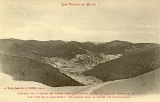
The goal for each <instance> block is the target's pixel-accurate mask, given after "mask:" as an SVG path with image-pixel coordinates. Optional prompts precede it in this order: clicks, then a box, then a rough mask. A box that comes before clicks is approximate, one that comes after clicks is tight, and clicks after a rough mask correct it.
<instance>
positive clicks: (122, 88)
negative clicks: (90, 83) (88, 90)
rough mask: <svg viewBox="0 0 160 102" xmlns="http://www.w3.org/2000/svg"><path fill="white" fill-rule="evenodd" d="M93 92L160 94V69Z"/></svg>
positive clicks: (107, 85)
mask: <svg viewBox="0 0 160 102" xmlns="http://www.w3.org/2000/svg"><path fill="white" fill-rule="evenodd" d="M93 92H123V93H125V92H130V93H132V92H133V93H139V94H140V95H144V94H160V68H159V69H156V70H154V71H151V72H149V73H145V74H143V75H140V76H138V77H135V78H130V79H127V80H124V81H119V82H115V83H111V84H106V85H104V86H102V87H100V88H98V89H96V90H93Z"/></svg>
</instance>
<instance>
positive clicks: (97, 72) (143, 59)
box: [83, 47, 160, 82]
mask: <svg viewBox="0 0 160 102" xmlns="http://www.w3.org/2000/svg"><path fill="white" fill-rule="evenodd" d="M159 55H160V47H154V48H150V49H145V50H143V51H137V52H136V51H134V53H130V54H128V55H124V56H122V57H121V58H119V59H115V60H113V61H109V62H105V63H102V64H98V65H97V66H95V67H93V68H92V69H91V70H88V71H86V72H84V73H83V74H84V75H87V76H95V77H96V78H99V79H101V80H102V81H105V82H106V81H111V80H119V79H127V78H132V77H135V76H138V75H141V74H144V73H147V72H149V71H152V70H155V69H157V68H159V67H160V56H159Z"/></svg>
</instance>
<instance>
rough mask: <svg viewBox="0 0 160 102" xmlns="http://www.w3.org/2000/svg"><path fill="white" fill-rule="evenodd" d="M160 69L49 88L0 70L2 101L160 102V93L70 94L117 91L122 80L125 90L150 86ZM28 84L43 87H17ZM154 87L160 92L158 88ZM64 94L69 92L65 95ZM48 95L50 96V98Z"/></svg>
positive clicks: (0, 100) (0, 95)
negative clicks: (129, 95)
mask: <svg viewBox="0 0 160 102" xmlns="http://www.w3.org/2000/svg"><path fill="white" fill-rule="evenodd" d="M159 72H160V69H157V70H155V71H152V72H150V73H146V74H144V75H141V76H138V77H135V78H131V79H125V80H120V81H112V82H105V83H100V84H96V85H90V86H68V87H49V86H46V85H44V84H41V83H38V82H32V81H15V80H13V78H12V77H11V76H9V75H7V74H4V73H2V72H0V102H73V101H83V102H88V101H92V102H97V101H99V102H106V101H107V102H120V101H123V102H143V101H145V102H151V101H153V102H159V99H160V95H159V94H147V95H140V96H139V95H137V96H136V97H131V98H92V97H90V98H69V96H72V97H73V96H74V97H76V96H77V97H78V95H77V94H78V93H86V92H95V93H96V92H106V91H107V90H109V91H110V89H109V88H112V87H114V90H116V89H117V88H120V87H119V86H117V85H121V84H120V83H125V84H126V85H123V87H122V86H121V88H124V87H125V89H128V90H130V89H132V88H128V87H129V86H130V87H134V86H135V87H137V86H136V85H143V84H144V83H146V84H145V85H146V87H145V88H147V89H149V87H150V85H151V84H150V82H151V83H153V82H154V80H153V79H155V80H157V81H158V80H159V79H158V78H160V77H159ZM157 74H158V75H157ZM144 78H148V79H147V80H146V79H145V80H144ZM137 80H138V81H137ZM141 81H142V83H141ZM137 82H139V83H137ZM155 83H156V82H155ZM157 83H159V82H157ZM153 84H154V83H153ZM132 85H133V86H132ZM157 86H158V85H157ZM26 87H28V88H29V87H32V88H33V87H36V88H42V89H15V88H26ZM141 87H142V86H141ZM4 88H6V89H4ZM8 88H9V89H8ZM12 88H13V89H12ZM43 88H44V89H43ZM154 88H155V87H153V89H154ZM134 89H135V88H134ZM143 89H144V88H143V87H142V91H145V90H143ZM151 89H152V86H151ZM155 89H156V90H157V91H158V90H159V87H157V88H155ZM102 90H103V91H102ZM117 90H119V89H117ZM122 90H123V89H121V92H122ZM109 91H108V92H109ZM24 93H34V94H32V95H31V94H28V95H26V94H24ZM36 93H38V94H36ZM46 93H48V94H49V93H50V95H48V94H46ZM62 93H63V94H62ZM64 93H66V94H65V95H64ZM69 93H70V94H69ZM72 93H77V94H72ZM27 96H32V97H35V98H28V97H27ZM38 96H41V97H42V96H44V97H45V98H37V97H38ZM48 96H49V97H51V98H47V97H48ZM87 96H89V95H87ZM60 97H61V98H60ZM64 97H65V98H64Z"/></svg>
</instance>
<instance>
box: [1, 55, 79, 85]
mask: <svg viewBox="0 0 160 102" xmlns="http://www.w3.org/2000/svg"><path fill="white" fill-rule="evenodd" d="M0 62H1V63H0V65H2V69H1V70H2V72H4V73H6V74H9V75H11V76H13V77H14V79H15V80H23V81H35V82H40V83H43V84H45V85H48V86H56V87H58V86H80V85H82V84H80V83H78V82H76V81H75V80H73V79H71V78H70V77H68V76H66V75H64V74H62V73H61V72H60V71H58V70H57V69H55V68H54V67H52V66H50V65H48V64H46V63H42V62H39V61H37V60H33V59H28V58H24V57H16V56H11V55H6V54H1V55H0Z"/></svg>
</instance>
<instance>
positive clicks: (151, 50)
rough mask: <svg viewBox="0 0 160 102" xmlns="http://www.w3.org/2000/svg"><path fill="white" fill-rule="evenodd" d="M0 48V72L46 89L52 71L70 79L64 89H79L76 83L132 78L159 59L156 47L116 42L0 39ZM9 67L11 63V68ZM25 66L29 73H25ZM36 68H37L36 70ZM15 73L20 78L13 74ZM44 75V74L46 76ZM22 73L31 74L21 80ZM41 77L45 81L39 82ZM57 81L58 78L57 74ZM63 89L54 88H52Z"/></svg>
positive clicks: (154, 67)
mask: <svg viewBox="0 0 160 102" xmlns="http://www.w3.org/2000/svg"><path fill="white" fill-rule="evenodd" d="M0 45H1V46H0V53H1V54H2V55H3V56H2V57H4V59H3V63H6V65H5V66H6V68H3V71H5V73H8V74H10V75H12V76H14V77H15V78H17V79H18V80H19V78H21V77H22V78H23V79H22V80H33V79H34V80H33V81H37V82H41V83H45V84H47V85H51V84H53V86H54V83H52V81H51V82H49V81H50V80H51V79H50V78H49V80H46V79H47V77H54V75H51V73H52V71H50V70H51V69H53V70H54V72H57V73H60V76H61V75H62V76H63V77H64V79H65V78H66V77H67V78H69V79H66V80H72V79H73V80H72V81H73V84H68V83H67V82H66V84H65V81H64V83H63V85H79V83H81V84H80V85H82V84H83V85H91V84H97V83H101V82H105V81H110V80H117V79H126V78H131V77H135V76H137V75H141V74H143V73H147V72H149V71H152V70H155V69H156V68H157V67H159V60H158V59H159V57H158V56H157V55H158V54H159V50H158V49H159V45H158V44H151V43H137V44H134V43H130V42H126V41H119V40H115V41H111V42H104V43H95V42H77V41H70V42H65V41H61V40H56V41H52V40H50V41H36V40H19V39H13V38H12V39H0ZM5 58H8V59H14V60H15V61H14V60H9V61H10V62H7V59H5ZM21 60H22V61H21ZM14 62H15V63H14ZM31 62H32V63H31ZM9 63H11V64H12V63H13V66H11V65H10V64H9ZM22 65H25V68H24V71H25V72H22V70H23V66H22ZM44 65H45V68H44ZM5 66H4V67H5ZM7 66H8V67H7ZM16 66H17V67H18V69H17V68H16ZM28 66H29V67H30V68H32V70H28V69H27V67H28ZM12 67H13V69H14V70H13V69H12ZM35 67H37V68H36V69H35ZM38 67H40V70H41V71H40V72H39V71H38V72H39V73H38V75H39V76H37V77H38V79H36V78H34V74H35V73H34V72H35V70H36V71H37V69H38ZM55 70H56V71H55ZM15 71H18V72H20V73H21V74H20V73H14V74H13V72H15ZM27 71H28V72H27ZM32 71H33V72H32ZM46 71H47V72H46ZM43 72H46V74H47V75H45V74H44V73H43ZM54 72H53V73H54ZM24 73H26V74H27V75H28V74H31V76H30V77H29V76H27V77H26V76H23V75H24ZM83 73H84V74H83ZM48 74H49V75H48ZM50 75H51V76H50ZM40 76H41V77H45V78H42V79H41V77H40ZM57 77H59V74H58V75H57ZM27 78H28V79H27ZM56 80H58V79H56ZM68 82H70V81H68ZM63 85H61V84H60V85H57V84H56V85H55V86H63Z"/></svg>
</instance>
